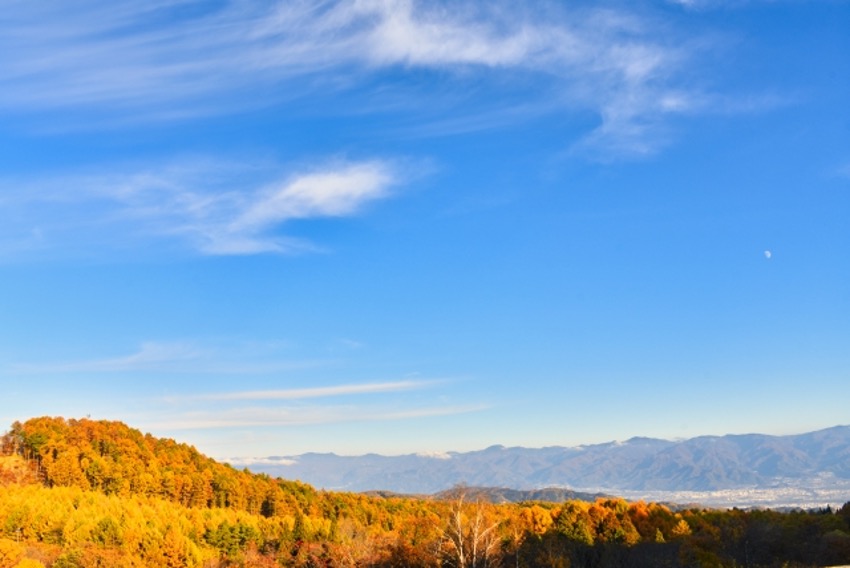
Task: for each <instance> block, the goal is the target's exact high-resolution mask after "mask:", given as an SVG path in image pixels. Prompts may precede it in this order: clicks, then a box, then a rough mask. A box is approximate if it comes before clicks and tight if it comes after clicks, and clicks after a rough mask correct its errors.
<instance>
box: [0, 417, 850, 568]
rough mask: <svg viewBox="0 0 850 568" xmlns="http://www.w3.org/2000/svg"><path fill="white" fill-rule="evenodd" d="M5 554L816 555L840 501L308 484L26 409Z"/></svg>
mask: <svg viewBox="0 0 850 568" xmlns="http://www.w3.org/2000/svg"><path fill="white" fill-rule="evenodd" d="M2 449H3V454H4V457H2V458H0V460H2V461H0V485H2V486H0V568H12V567H18V568H26V567H30V568H32V567H39V566H44V567H55V568H71V567H85V568H89V567H112V566H118V567H121V566H127V567H131V566H132V567H147V566H149V567H154V566H166V567H178V566H192V567H199V566H205V567H210V568H216V567H224V566H246V567H247V566H257V567H263V566H269V567H271V566H312V567H319V566H323V567H331V566H352V567H353V566H372V567H390V566H413V567H422V568H425V567H437V566H455V567H458V568H460V567H464V568H466V567H477V568H478V567H480V568H483V567H497V566H526V567H536V566H564V567H565V566H587V567H591V566H592V567H600V568H602V567H608V566H670V567H677V566H765V567H773V566H776V567H779V566H825V565H835V564H846V563H850V504H847V505H845V506H844V507H843V508H841V509H840V510H839V511H832V510H824V511H817V512H795V513H778V512H771V511H753V512H745V511H739V510H731V511H712V510H705V509H693V510H687V511H681V512H673V511H671V510H669V509H668V508H666V507H664V506H661V505H657V504H647V503H643V502H638V503H627V502H626V501H624V500H622V499H614V498H601V499H599V500H597V501H595V502H592V503H590V502H583V501H564V502H559V503H546V502H524V503H519V504H502V505H494V504H490V503H484V502H480V501H476V500H475V498H474V496H473V495H466V494H465V493H464V491H463V490H462V489H458V490H457V491H455V492H454V493H452V494H450V495H444V496H441V497H440V498H429V499H413V498H401V497H381V496H366V495H362V494H356V493H336V492H324V491H316V490H314V489H313V488H312V487H310V486H308V485H305V484H302V483H299V482H296V481H287V480H281V479H272V478H270V477H268V476H265V475H255V474H252V473H250V472H248V471H245V470H236V469H234V468H232V467H230V466H228V465H225V464H220V463H217V462H215V461H214V460H211V459H209V458H207V457H205V456H203V455H202V454H200V453H199V452H197V451H196V450H195V449H194V448H192V447H190V446H187V445H185V444H179V443H176V442H174V441H173V440H167V439H158V438H155V437H152V436H150V435H144V434H142V433H141V432H139V431H137V430H134V429H132V428H129V427H127V426H126V425H124V424H122V423H119V422H107V421H92V420H85V419H83V420H65V419H62V418H36V419H32V420H29V421H27V422H25V423H15V424H13V425H12V427H11V429H10V430H9V432H8V433H7V434H6V435H5V436H4V437H3V438H2Z"/></svg>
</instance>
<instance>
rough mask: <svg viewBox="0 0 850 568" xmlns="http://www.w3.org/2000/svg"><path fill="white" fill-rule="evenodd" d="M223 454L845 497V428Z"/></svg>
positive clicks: (326, 470) (733, 495)
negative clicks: (382, 451)
mask: <svg viewBox="0 0 850 568" xmlns="http://www.w3.org/2000/svg"><path fill="white" fill-rule="evenodd" d="M227 461H229V462H230V463H232V464H234V465H239V466H247V467H249V468H250V469H251V470H252V471H257V472H263V473H267V474H269V475H272V476H281V477H285V478H288V479H298V480H301V481H303V482H306V483H309V484H311V485H313V486H316V487H319V488H324V489H328V490H345V491H370V490H383V491H392V492H397V493H404V494H433V493H437V492H440V491H444V490H447V489H449V488H451V487H453V486H455V485H458V484H464V485H467V486H471V487H498V488H509V489H513V490H525V491H528V490H539V489H541V488H569V489H572V490H575V491H581V492H588V493H608V494H616V495H620V496H623V497H626V498H628V499H646V500H652V501H656V502H658V501H666V502H676V503H700V504H702V505H706V506H765V507H782V506H789V507H821V506H825V505H828V504H832V505H835V504H841V503H843V502H845V501H847V500H848V499H850V426H836V427H833V428H828V429H825V430H819V431H816V432H810V433H806V434H799V435H792V436H768V435H761V434H747V435H726V436H701V437H697V438H691V439H688V440H682V441H670V440H660V439H653V438H632V439H630V440H627V441H625V442H610V443H605V444H595V445H586V446H576V447H557V446H556V447H546V448H538V449H533V448H523V447H511V448H508V447H504V446H492V447H489V448H486V449H484V450H480V451H473V452H447V453H442V454H409V455H402V456H381V455H377V454H368V455H362V456H340V455H336V454H320V453H308V454H302V455H297V456H271V457H266V458H231V459H228V460H227ZM520 495H521V494H520ZM520 498H522V497H521V496H520V497H517V499H520ZM506 499H507V498H506Z"/></svg>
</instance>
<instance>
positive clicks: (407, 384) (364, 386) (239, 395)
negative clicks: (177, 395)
mask: <svg viewBox="0 0 850 568" xmlns="http://www.w3.org/2000/svg"><path fill="white" fill-rule="evenodd" d="M433 383H434V381H410V380H408V381H390V382H381V383H360V384H348V385H332V386H324V387H312V388H300V389H280V390H262V391H234V392H224V393H212V394H199V395H193V396H191V397H188V398H190V399H191V400H222V401H228V400H229V401H235V400H267V401H268V400H297V399H305V398H323V397H330V396H345V395H352V394H376V393H385V392H399V391H408V390H414V389H421V388H424V387H426V386H429V385H432V384H433Z"/></svg>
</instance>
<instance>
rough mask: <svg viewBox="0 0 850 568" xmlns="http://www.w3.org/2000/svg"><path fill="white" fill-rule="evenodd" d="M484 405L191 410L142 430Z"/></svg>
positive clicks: (408, 414) (332, 420) (394, 415)
mask: <svg viewBox="0 0 850 568" xmlns="http://www.w3.org/2000/svg"><path fill="white" fill-rule="evenodd" d="M487 408H489V407H488V406H487V405H486V404H483V403H475V404H465V405H445V406H443V405H437V406H422V407H401V408H396V409H387V408H384V407H376V406H373V405H367V404H364V405H357V406H348V405H344V406H310V407H300V406H298V407H286V408H281V407H266V406H257V407H250V408H234V409H224V410H217V411H214V412H213V411H192V412H185V413H182V414H179V415H174V416H172V417H170V418H165V419H163V420H161V421H156V420H155V421H152V422H151V423H150V424H146V425H145V427H146V428H151V429H154V430H202V429H211V428H248V427H265V426H303V425H315V424H336V423H345V422H387V421H397V420H412V419H417V418H429V417H437V416H450V415H455V414H468V413H472V412H481V411H483V410H486V409H487Z"/></svg>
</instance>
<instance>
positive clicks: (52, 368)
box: [3, 342, 326, 375]
mask: <svg viewBox="0 0 850 568" xmlns="http://www.w3.org/2000/svg"><path fill="white" fill-rule="evenodd" d="M269 351H271V352H269ZM275 351H276V350H274V349H272V350H269V349H259V350H258V349H256V348H248V349H245V348H244V347H243V346H235V347H234V346H231V347H229V348H222V347H221V346H215V345H200V344H197V343H190V342H172V343H164V342H146V343H143V344H142V345H141V346H140V347H139V349H138V350H136V351H135V352H133V353H130V354H128V355H120V356H117V357H103V358H98V359H85V360H76V361H74V360H72V361H58V362H39V363H27V362H18V363H11V364H8V365H6V366H5V368H4V369H3V372H4V373H5V374H9V375H57V374H58V375H61V374H77V373H86V374H97V373H113V374H114V373H138V372H160V373H205V374H254V373H273V372H282V371H291V370H298V369H307V368H312V367H316V366H320V365H322V364H325V363H326V362H322V361H315V360H292V359H285V358H281V357H280V355H278V354H276V353H275Z"/></svg>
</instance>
